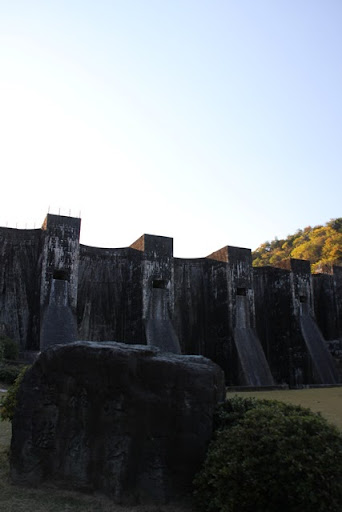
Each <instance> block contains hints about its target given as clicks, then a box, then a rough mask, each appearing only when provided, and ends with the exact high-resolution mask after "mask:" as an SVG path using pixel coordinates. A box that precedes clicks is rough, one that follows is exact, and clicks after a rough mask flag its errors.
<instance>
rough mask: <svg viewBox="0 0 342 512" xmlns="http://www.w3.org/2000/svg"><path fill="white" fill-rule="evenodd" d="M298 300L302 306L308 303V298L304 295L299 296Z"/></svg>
mask: <svg viewBox="0 0 342 512" xmlns="http://www.w3.org/2000/svg"><path fill="white" fill-rule="evenodd" d="M299 300H300V302H303V303H304V304H306V303H307V302H308V298H307V296H306V295H300V296H299Z"/></svg>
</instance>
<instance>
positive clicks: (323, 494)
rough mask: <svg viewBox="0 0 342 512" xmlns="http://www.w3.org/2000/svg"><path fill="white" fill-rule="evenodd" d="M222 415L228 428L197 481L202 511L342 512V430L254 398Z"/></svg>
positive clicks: (220, 428)
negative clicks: (341, 431)
mask: <svg viewBox="0 0 342 512" xmlns="http://www.w3.org/2000/svg"><path fill="white" fill-rule="evenodd" d="M234 407H235V409H236V410H234ZM218 416H219V417H221V425H220V424H219V426H218V430H217V431H216V435H215V438H214V440H213V441H212V443H211V445H210V447H209V450H208V453H207V458H206V460H205V463H204V465H203V467H202V470H201V472H200V473H199V474H198V475H197V476H196V478H195V481H194V484H195V499H196V501H197V505H198V506H199V508H200V510H203V511H206V512H285V511H286V512H340V511H341V510H342V479H341V475H342V434H341V433H340V432H339V431H338V429H337V428H335V427H334V426H333V425H330V424H328V423H327V422H326V420H325V419H324V418H322V417H321V416H320V415H318V414H315V413H313V412H311V411H310V410H308V409H304V408H301V407H299V406H292V405H288V404H284V403H281V402H275V401H270V402H268V401H266V400H262V401H260V402H259V401H258V400H252V401H250V399H248V401H247V402H245V403H243V399H240V400H239V401H235V403H234V402H233V404H228V405H227V402H226V403H225V404H224V406H223V407H221V410H220V412H219V415H218Z"/></svg>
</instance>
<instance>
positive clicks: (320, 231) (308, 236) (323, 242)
mask: <svg viewBox="0 0 342 512" xmlns="http://www.w3.org/2000/svg"><path fill="white" fill-rule="evenodd" d="M288 258H298V259H302V260H309V261H310V262H311V270H312V272H320V271H322V270H324V268H325V267H326V266H329V265H342V217H340V218H338V219H332V220H330V221H329V222H327V223H326V224H325V225H324V226H315V227H313V228H312V227H311V226H308V227H306V228H304V229H298V230H297V231H296V233H295V234H294V235H289V236H288V237H287V238H286V239H284V240H278V239H277V238H275V239H274V240H272V242H265V243H263V244H261V245H260V247H258V248H257V249H256V250H255V251H254V252H253V265H254V266H255V267H263V266H265V265H273V266H277V265H278V264H280V263H281V262H282V261H283V260H286V259H288Z"/></svg>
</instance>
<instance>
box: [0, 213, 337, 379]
mask: <svg viewBox="0 0 342 512" xmlns="http://www.w3.org/2000/svg"><path fill="white" fill-rule="evenodd" d="M80 224H81V221H80V219H79V218H73V217H65V216H60V215H52V214H48V215H47V217H46V220H45V222H44V224H43V226H42V228H41V229H35V230H18V229H12V228H0V306H1V309H0V331H2V332H3V333H5V334H7V335H8V336H10V337H12V338H13V339H15V340H16V341H17V342H18V344H19V345H20V348H21V350H22V351H41V350H44V349H45V348H47V347H49V346H50V345H55V344H65V343H70V342H72V341H75V340H88V341H110V340H112V341H119V342H125V343H128V344H148V345H156V346H159V347H160V348H161V349H162V350H164V351H166V352H174V353H183V354H201V355H204V356H206V357H208V358H210V359H212V360H213V361H215V362H216V363H218V364H219V365H220V366H221V367H222V368H223V370H224V372H225V375H226V382H227V384H228V385H231V386H233V385H245V386H271V385H274V384H288V385H290V386H301V385H305V384H336V383H337V382H339V375H338V371H337V368H336V361H335V360H334V359H333V358H332V356H331V353H330V352H329V350H328V348H327V346H328V344H327V341H326V340H328V341H329V340H330V341H334V343H335V345H336V344H340V345H341V344H342V267H333V268H332V270H331V273H330V274H318V275H312V274H311V272H310V263H309V262H307V261H303V260H290V261H288V262H287V264H286V266H285V267H284V268H274V267H262V268H253V267H252V256H251V251H250V249H244V248H239V247H231V246H227V247H224V248H223V249H221V250H219V251H217V252H215V253H213V254H211V255H210V256H207V257H206V258H199V259H181V258H174V257H173V240H172V238H166V237H162V236H154V235H143V236H142V237H141V238H139V239H138V240H137V241H136V242H134V243H133V244H132V245H131V246H130V247H126V248H120V249H103V248H95V247H88V246H85V245H81V244H79V235H80Z"/></svg>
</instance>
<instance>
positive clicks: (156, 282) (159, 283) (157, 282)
mask: <svg viewBox="0 0 342 512" xmlns="http://www.w3.org/2000/svg"><path fill="white" fill-rule="evenodd" d="M152 288H161V289H162V290H166V288H167V281H165V279H153V281H152Z"/></svg>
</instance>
